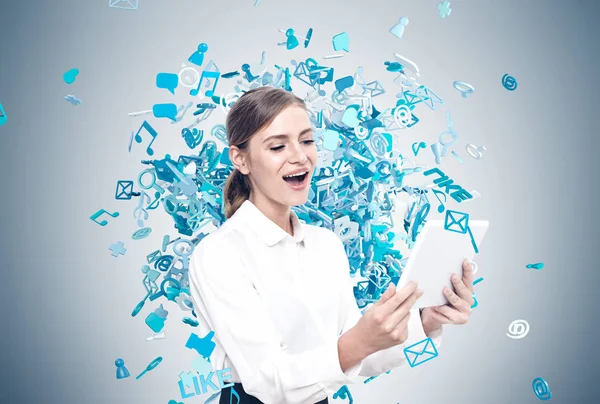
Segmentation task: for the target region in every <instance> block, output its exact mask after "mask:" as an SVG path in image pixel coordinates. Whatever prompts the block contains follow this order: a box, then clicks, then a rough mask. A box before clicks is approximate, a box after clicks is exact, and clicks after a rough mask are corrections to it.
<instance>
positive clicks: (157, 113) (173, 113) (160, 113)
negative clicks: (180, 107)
mask: <svg viewBox="0 0 600 404" xmlns="http://www.w3.org/2000/svg"><path fill="white" fill-rule="evenodd" d="M152 113H153V114H154V117H155V118H169V119H171V120H172V121H174V120H175V119H176V118H177V105H175V104H154V106H153V107H152Z"/></svg>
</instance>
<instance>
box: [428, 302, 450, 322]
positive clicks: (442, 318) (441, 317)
mask: <svg viewBox="0 0 600 404" xmlns="http://www.w3.org/2000/svg"><path fill="white" fill-rule="evenodd" d="M439 307H447V306H437V307H431V310H430V311H429V313H428V314H427V315H428V316H431V318H433V319H434V320H435V321H436V322H438V323H440V324H452V320H450V319H449V318H448V317H447V316H446V315H445V314H443V313H441V312H440V311H439V310H437V309H438V308H439Z"/></svg>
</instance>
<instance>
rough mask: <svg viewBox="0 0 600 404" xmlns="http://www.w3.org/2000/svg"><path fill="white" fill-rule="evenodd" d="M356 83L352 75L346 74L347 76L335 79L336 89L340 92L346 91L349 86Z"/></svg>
mask: <svg viewBox="0 0 600 404" xmlns="http://www.w3.org/2000/svg"><path fill="white" fill-rule="evenodd" d="M353 85H354V77H352V76H346V77H342V78H341V79H337V80H336V81H335V88H336V90H338V92H339V93H341V92H342V91H344V90H345V89H347V88H350V87H352V86H353Z"/></svg>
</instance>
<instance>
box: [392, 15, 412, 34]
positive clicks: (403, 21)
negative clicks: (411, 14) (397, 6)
mask: <svg viewBox="0 0 600 404" xmlns="http://www.w3.org/2000/svg"><path fill="white" fill-rule="evenodd" d="M407 25H408V18H406V17H402V18H400V21H398V24H396V25H394V26H393V27H392V28H390V33H391V34H393V35H395V36H397V37H398V38H400V39H402V35H403V34H404V27H406V26H407Z"/></svg>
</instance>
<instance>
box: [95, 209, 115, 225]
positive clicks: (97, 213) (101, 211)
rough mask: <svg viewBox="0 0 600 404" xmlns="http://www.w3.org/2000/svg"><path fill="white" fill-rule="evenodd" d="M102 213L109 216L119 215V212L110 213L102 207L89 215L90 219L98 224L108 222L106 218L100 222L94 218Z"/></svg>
mask: <svg viewBox="0 0 600 404" xmlns="http://www.w3.org/2000/svg"><path fill="white" fill-rule="evenodd" d="M104 213H106V214H107V215H110V216H111V217H118V216H119V212H115V213H110V212H107V211H105V210H104V209H100V210H99V211H98V212H96V213H94V214H93V215H92V216H90V219H92V220H93V221H94V222H96V223H98V224H99V225H100V226H106V225H107V224H108V220H103V221H101V222H99V221H97V220H96V219H98V217H100V216H102V214H104Z"/></svg>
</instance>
